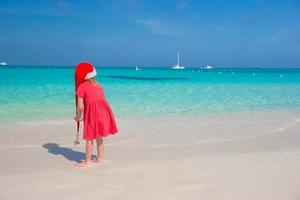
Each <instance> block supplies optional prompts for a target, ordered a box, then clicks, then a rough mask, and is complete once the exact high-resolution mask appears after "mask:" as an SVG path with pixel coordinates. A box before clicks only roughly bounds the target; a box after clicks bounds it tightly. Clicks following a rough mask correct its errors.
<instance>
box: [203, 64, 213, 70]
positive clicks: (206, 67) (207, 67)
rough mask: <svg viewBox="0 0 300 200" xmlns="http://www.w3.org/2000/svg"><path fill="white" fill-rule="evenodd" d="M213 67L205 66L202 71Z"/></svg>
mask: <svg viewBox="0 0 300 200" xmlns="http://www.w3.org/2000/svg"><path fill="white" fill-rule="evenodd" d="M212 68H213V67H212V66H211V65H206V66H205V67H204V69H212Z"/></svg>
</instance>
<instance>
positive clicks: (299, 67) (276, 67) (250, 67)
mask: <svg viewBox="0 0 300 200" xmlns="http://www.w3.org/2000/svg"><path fill="white" fill-rule="evenodd" d="M94 66H95V67H96V68H124V69H127V68H135V67H137V66H138V67H139V68H145V69H172V66H171V65H170V66H165V65H161V66H151V65H145V66H143V65H94ZM75 67H76V65H30V64H21V65H7V66H2V67H0V69H1V68H75ZM185 69H205V66H185ZM214 69H300V65H299V66H213V68H212V69H206V70H214Z"/></svg>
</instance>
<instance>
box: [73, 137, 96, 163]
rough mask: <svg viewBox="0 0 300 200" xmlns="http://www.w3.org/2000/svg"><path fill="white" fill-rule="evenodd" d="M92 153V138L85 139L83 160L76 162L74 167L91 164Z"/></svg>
mask: <svg viewBox="0 0 300 200" xmlns="http://www.w3.org/2000/svg"><path fill="white" fill-rule="evenodd" d="M92 154H93V140H86V145H85V161H82V162H80V163H77V164H76V165H75V167H88V166H90V165H91V160H92Z"/></svg>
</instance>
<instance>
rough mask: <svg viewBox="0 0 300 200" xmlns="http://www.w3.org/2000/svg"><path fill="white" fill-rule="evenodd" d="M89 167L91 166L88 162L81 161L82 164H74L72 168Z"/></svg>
mask: <svg viewBox="0 0 300 200" xmlns="http://www.w3.org/2000/svg"><path fill="white" fill-rule="evenodd" d="M90 165H91V164H90V162H86V161H82V162H79V163H76V164H75V165H74V167H89V166H90Z"/></svg>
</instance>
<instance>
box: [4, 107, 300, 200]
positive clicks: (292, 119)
mask: <svg viewBox="0 0 300 200" xmlns="http://www.w3.org/2000/svg"><path fill="white" fill-rule="evenodd" d="M117 121H118V125H119V130H120V133H119V134H118V135H115V136H110V137H109V138H107V139H105V144H106V153H105V156H106V161H105V163H103V164H102V165H93V166H92V167H90V168H84V169H83V168H80V169H79V168H74V167H73V164H74V163H75V162H76V161H78V160H80V159H82V158H83V157H84V141H83V140H81V144H80V145H78V146H74V145H73V140H74V139H75V122H74V121H72V120H62V121H35V122H23V123H5V124H0V157H1V165H0V174H1V175H0V176H1V179H0V199H11V200H17V199H18V200H19V199H22V200H27V199H28V200H29V199H30V200H34V199H45V200H47V199H49V200H50V199H55V200H59V199H73V200H77V199H78V200H81V199H101V200H106V199H114V200H116V199H123V200H124V199H130V200H133V199H143V200H148V199H149V200H150V199H151V200H152V199H163V200H171V199H172V200H173V199H197V200H198V199H205V200H220V199H222V200H232V199H236V200H253V199H255V200H268V199H269V200H283V199H284V200H299V199H300V190H299V188H300V134H299V133H300V112H299V111H286V110H276V111H264V112H238V113H231V114H209V115H203V116H174V117H157V118H143V119H131V118H126V119H117Z"/></svg>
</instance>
